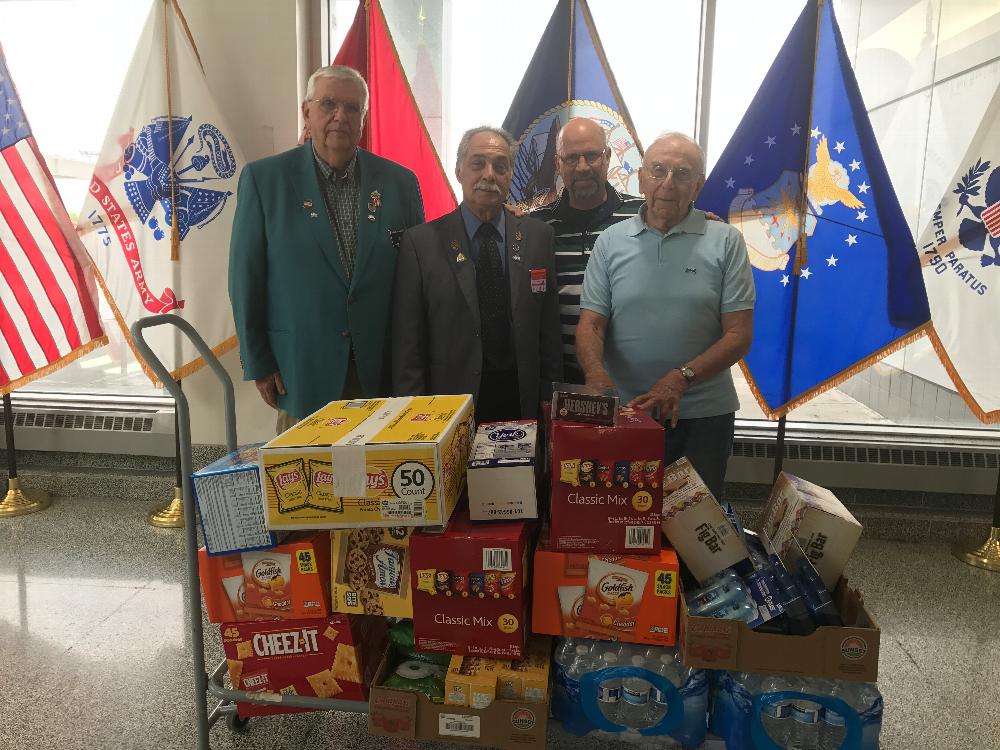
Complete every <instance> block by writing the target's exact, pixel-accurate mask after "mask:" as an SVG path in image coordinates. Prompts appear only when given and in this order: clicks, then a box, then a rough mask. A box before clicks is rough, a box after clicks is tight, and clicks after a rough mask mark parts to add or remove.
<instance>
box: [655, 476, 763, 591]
mask: <svg viewBox="0 0 1000 750" xmlns="http://www.w3.org/2000/svg"><path fill="white" fill-rule="evenodd" d="M663 533H664V534H666V535H667V539H669V540H670V544H671V546H672V547H673V548H674V549H675V550H677V554H678V556H679V557H680V558H681V560H683V561H684V564H685V565H687V566H688V568H690V570H691V574H692V575H693V576H694V577H695V578H697V579H698V582H699V583H701V582H704V581H705V580H707V579H709V578H711V577H712V576H714V575H715V574H716V573H718V572H719V571H721V570H725V569H726V568H729V567H731V566H733V565H735V564H736V563H738V562H739V561H740V560H744V559H746V558H747V557H749V556H750V553H749V552H748V551H747V547H746V545H745V544H744V543H743V539H742V538H741V537H740V535H739V534H738V533H737V532H736V529H735V528H733V524H732V522H731V521H730V520H729V517H728V516H726V513H725V511H724V510H722V506H721V505H719V503H718V501H717V500H716V499H715V497H713V496H712V492H711V490H709V489H708V487H707V486H706V484H705V482H704V481H702V478H701V477H700V476H698V472H697V471H695V470H694V467H693V466H692V465H691V463H690V462H689V461H688V460H687V459H686V458H681V459H679V460H677V461H675V462H674V463H672V464H670V466H668V467H667V468H666V469H664V470H663Z"/></svg>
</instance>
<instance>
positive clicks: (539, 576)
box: [531, 539, 680, 646]
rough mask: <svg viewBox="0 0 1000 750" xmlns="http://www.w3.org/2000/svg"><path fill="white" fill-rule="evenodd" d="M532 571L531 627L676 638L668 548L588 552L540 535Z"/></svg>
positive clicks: (674, 580)
mask: <svg viewBox="0 0 1000 750" xmlns="http://www.w3.org/2000/svg"><path fill="white" fill-rule="evenodd" d="M533 575H534V583H533V588H534V593H533V600H532V615H531V630H532V632H534V633H544V634H546V635H562V636H567V637H574V638H598V639H616V640H620V641H627V642H629V643H649V644H653V645H657V646H672V645H674V643H675V642H676V639H677V610H678V601H679V599H678V596H679V585H678V580H679V577H680V576H679V570H678V563H677V553H675V552H674V551H673V550H672V549H670V548H664V549H661V550H660V552H659V554H658V555H655V556H652V557H650V556H647V555H642V556H639V555H598V554H589V555H588V554H582V553H574V552H556V551H555V550H553V549H550V548H549V546H548V540H547V539H543V540H542V541H541V542H540V543H539V545H538V548H537V549H536V550H535V565H534V573H533ZM602 605H603V606H602Z"/></svg>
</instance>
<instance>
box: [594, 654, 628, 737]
mask: <svg viewBox="0 0 1000 750" xmlns="http://www.w3.org/2000/svg"><path fill="white" fill-rule="evenodd" d="M617 666H618V654H616V653H615V652H614V651H605V652H604V655H603V656H602V657H601V660H600V662H598V664H597V666H596V669H611V668H612V667H617ZM621 697H622V679H621V677H616V678H612V679H610V680H605V681H604V682H602V683H601V684H600V686H599V687H598V688H597V701H598V703H600V704H601V711H602V712H603V713H604V715H605V716H606V717H607V718H608V719H609V720H610V721H613V722H615V723H618V703H619V701H621Z"/></svg>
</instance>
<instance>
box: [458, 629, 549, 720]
mask: <svg viewBox="0 0 1000 750" xmlns="http://www.w3.org/2000/svg"><path fill="white" fill-rule="evenodd" d="M551 656H552V640H551V639H549V638H542V637H540V636H532V637H531V638H529V639H528V644H527V646H526V650H525V654H524V658H523V659H515V660H513V661H511V660H509V659H490V658H488V657H484V656H453V657H451V663H450V664H449V666H448V674H447V676H446V678H445V698H444V702H445V703H447V704H449V705H453V706H471V707H473V708H486V706H488V705H490V703H492V702H493V701H494V700H495V699H497V698H502V699H504V700H517V701H528V702H531V703H544V702H546V701H547V700H548V697H549V667H550V664H551Z"/></svg>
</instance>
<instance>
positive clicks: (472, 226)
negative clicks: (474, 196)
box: [459, 203, 507, 274]
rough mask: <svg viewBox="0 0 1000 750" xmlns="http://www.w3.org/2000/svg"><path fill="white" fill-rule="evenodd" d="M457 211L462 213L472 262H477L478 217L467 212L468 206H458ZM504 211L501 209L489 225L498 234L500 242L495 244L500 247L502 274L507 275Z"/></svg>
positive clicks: (479, 223)
mask: <svg viewBox="0 0 1000 750" xmlns="http://www.w3.org/2000/svg"><path fill="white" fill-rule="evenodd" d="M459 210H461V212H462V221H463V222H464V223H465V231H466V233H468V235H469V247H470V248H471V249H472V261H473V262H474V263H475V262H478V261H479V243H478V242H477V241H476V232H478V231H479V227H481V226H482V225H483V223H484V222H482V221H481V220H480V219H479V217H477V216H476V215H475V214H473V213H472V211H470V210H469V208H468V206H466V205H465V204H464V203H462V204H461V205H460V206H459ZM505 210H506V209H504V208H501V209H500V213H498V214H497V215H496V218H494V219H493V221H492V222H490V223H491V224H493V226H494V227H495V228H496V230H497V231H498V232H499V233H500V242H499V243H497V244H499V246H500V263H502V264H503V272H504V273H505V274H506V273H507V253H506V251H505V248H506V247H507V222H505V221H504V211H505Z"/></svg>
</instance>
